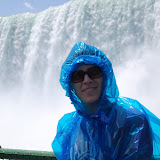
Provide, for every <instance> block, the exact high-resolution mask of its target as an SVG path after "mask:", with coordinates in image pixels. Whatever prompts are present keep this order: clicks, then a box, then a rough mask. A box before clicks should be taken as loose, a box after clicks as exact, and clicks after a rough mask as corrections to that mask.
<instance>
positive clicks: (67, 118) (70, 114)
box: [59, 111, 76, 123]
mask: <svg viewBox="0 0 160 160" xmlns="http://www.w3.org/2000/svg"><path fill="white" fill-rule="evenodd" d="M74 116H76V111H74V112H70V113H67V114H65V115H63V117H62V118H61V119H60V120H59V123H62V122H65V121H68V120H69V119H71V118H73V117H74Z"/></svg>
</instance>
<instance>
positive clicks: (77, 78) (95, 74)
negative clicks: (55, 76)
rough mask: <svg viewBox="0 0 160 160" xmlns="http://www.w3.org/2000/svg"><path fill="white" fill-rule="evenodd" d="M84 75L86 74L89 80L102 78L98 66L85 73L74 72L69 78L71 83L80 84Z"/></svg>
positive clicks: (80, 71)
mask: <svg viewBox="0 0 160 160" xmlns="http://www.w3.org/2000/svg"><path fill="white" fill-rule="evenodd" d="M85 74H87V75H88V76H89V78H91V79H95V78H100V77H102V76H103V73H102V70H101V68H100V67H98V66H95V67H91V68H89V69H88V70H87V71H86V72H84V71H82V70H79V71H74V72H73V73H72V76H71V82H73V83H78V82H82V81H83V80H84V76H85Z"/></svg>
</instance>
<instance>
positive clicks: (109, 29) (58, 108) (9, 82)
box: [0, 0, 160, 150]
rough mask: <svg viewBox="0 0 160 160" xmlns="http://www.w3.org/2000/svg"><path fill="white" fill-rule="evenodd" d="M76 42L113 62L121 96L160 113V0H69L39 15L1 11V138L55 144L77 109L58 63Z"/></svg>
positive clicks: (27, 144)
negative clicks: (64, 120)
mask: <svg viewBox="0 0 160 160" xmlns="http://www.w3.org/2000/svg"><path fill="white" fill-rule="evenodd" d="M79 41H83V42H86V43H88V44H90V45H94V46H96V47H97V48H99V49H100V50H102V51H103V52H104V53H105V54H106V55H107V56H108V57H109V59H110V60H111V61H112V63H113V67H114V70H115V74H116V77H117V84H118V86H119V90H120V95H121V96H127V97H131V98H135V99H137V100H139V101H140V102H141V103H142V104H144V105H145V106H146V107H147V108H148V109H149V110H151V111H152V112H153V113H154V114H156V115H157V116H158V117H160V114H159V113H160V109H159V108H158V107H159V102H160V100H159V94H160V92H159V90H160V84H159V82H160V76H159V75H160V70H159V67H160V63H159V61H160V1H159V0H141V1H139V0H92V1H90V0H72V1H70V2H69V3H66V4H64V5H62V6H58V7H50V8H48V9H47V10H45V11H43V12H41V13H38V14H31V13H25V14H19V15H13V16H10V17H0V108H1V115H0V125H1V131H0V132H1V137H0V143H1V144H0V145H1V146H2V147H6V148H22V149H41V150H51V146H50V144H51V141H52V139H53V138H54V136H55V132H56V124H57V121H58V119H59V118H60V117H61V116H62V115H63V114H64V113H67V112H70V111H73V110H74V108H73V106H72V105H70V101H69V100H68V99H67V98H66V97H65V92H64V91H63V90H62V89H61V86H60V85H59V82H58V81H59V74H60V68H61V65H62V63H63V61H64V60H65V58H66V57H67V54H68V53H69V51H70V49H71V48H72V46H73V45H74V44H75V43H76V42H79Z"/></svg>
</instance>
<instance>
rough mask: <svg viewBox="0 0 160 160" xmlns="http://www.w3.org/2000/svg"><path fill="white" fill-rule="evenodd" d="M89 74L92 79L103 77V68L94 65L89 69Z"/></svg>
mask: <svg viewBox="0 0 160 160" xmlns="http://www.w3.org/2000/svg"><path fill="white" fill-rule="evenodd" d="M88 76H89V77H90V78H92V79H94V78H99V77H102V70H101V69H100V67H97V66H96V67H93V68H90V69H89V70H88Z"/></svg>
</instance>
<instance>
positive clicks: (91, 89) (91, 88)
mask: <svg viewBox="0 0 160 160" xmlns="http://www.w3.org/2000/svg"><path fill="white" fill-rule="evenodd" d="M95 89H96V87H89V88H85V89H83V90H82V92H92V91H94V90H95Z"/></svg>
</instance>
